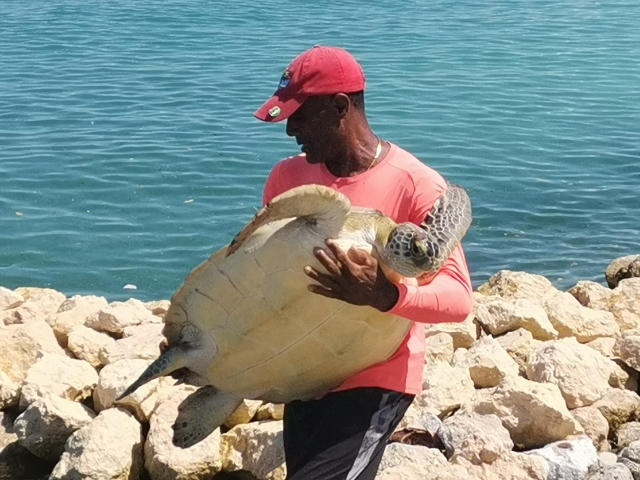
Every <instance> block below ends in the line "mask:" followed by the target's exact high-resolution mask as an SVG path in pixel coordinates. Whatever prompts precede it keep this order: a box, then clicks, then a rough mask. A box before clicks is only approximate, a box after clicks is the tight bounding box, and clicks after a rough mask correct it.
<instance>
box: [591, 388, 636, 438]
mask: <svg viewBox="0 0 640 480" xmlns="http://www.w3.org/2000/svg"><path fill="white" fill-rule="evenodd" d="M593 406H594V407H596V408H597V409H598V410H600V413H602V415H604V418H606V419H607V422H609V430H610V431H612V432H615V431H617V430H618V428H619V427H620V426H621V425H622V424H624V423H627V422H629V421H632V420H635V419H637V418H638V413H639V412H640V397H639V396H638V394H637V393H635V392H632V391H630V390H623V389H619V388H610V389H609V391H608V392H607V393H606V394H605V395H604V397H602V398H601V399H600V400H598V401H597V402H596V403H594V404H593Z"/></svg>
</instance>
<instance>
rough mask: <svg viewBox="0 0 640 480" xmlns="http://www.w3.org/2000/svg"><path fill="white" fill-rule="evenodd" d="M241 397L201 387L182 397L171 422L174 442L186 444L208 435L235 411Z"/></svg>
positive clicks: (191, 444) (179, 445)
mask: <svg viewBox="0 0 640 480" xmlns="http://www.w3.org/2000/svg"><path fill="white" fill-rule="evenodd" d="M241 402H242V399H241V398H238V397H236V396H234V395H231V394H228V393H225V392H221V391H219V390H216V389H215V388H214V387H212V386H210V385H209V386H206V387H202V388H200V389H199V390H197V391H196V392H194V393H192V394H191V395H189V396H188V397H187V398H185V399H184V400H183V401H182V403H181V404H180V406H179V407H178V417H177V418H176V421H175V422H174V424H173V444H174V445H175V446H177V447H181V448H189V447H191V446H193V445H195V444H196V443H198V442H201V441H202V440H204V439H205V438H207V437H208V436H209V435H210V434H211V433H212V432H213V431H214V430H215V429H216V428H218V427H219V426H220V425H222V424H223V423H224V421H225V420H226V419H227V418H229V416H230V415H231V414H232V413H233V412H235V410H236V408H238V406H239V405H240V403H241Z"/></svg>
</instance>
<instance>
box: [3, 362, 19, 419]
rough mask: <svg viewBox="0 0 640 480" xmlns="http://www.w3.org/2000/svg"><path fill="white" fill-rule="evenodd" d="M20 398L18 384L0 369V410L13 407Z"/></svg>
mask: <svg viewBox="0 0 640 480" xmlns="http://www.w3.org/2000/svg"><path fill="white" fill-rule="evenodd" d="M19 400H20V385H18V384H17V383H15V382H14V381H13V380H11V379H10V378H9V376H8V375H7V374H6V373H4V372H3V371H0V410H4V409H5V408H9V407H14V406H16V405H17V404H18V401H19Z"/></svg>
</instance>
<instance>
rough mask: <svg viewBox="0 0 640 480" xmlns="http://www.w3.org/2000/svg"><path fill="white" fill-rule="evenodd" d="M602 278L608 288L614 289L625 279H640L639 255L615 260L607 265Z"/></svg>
mask: <svg viewBox="0 0 640 480" xmlns="http://www.w3.org/2000/svg"><path fill="white" fill-rule="evenodd" d="M604 276H605V278H606V280H607V284H608V285H609V288H616V287H617V286H618V284H619V283H620V281H622V280H624V279H625V278H633V277H640V255H627V256H626V257H620V258H616V259H615V260H614V261H612V262H611V263H610V264H609V266H608V267H607V269H606V271H605V273H604Z"/></svg>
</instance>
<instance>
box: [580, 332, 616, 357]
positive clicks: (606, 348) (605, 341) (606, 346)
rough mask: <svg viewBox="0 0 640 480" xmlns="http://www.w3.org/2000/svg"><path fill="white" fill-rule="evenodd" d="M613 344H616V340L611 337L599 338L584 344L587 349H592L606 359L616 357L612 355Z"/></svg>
mask: <svg viewBox="0 0 640 480" xmlns="http://www.w3.org/2000/svg"><path fill="white" fill-rule="evenodd" d="M615 344H616V339H615V338H612V337H600V338H596V339H595V340H591V341H590V342H587V343H585V345H586V346H587V347H589V348H593V349H594V350H596V351H598V352H600V353H601V354H602V355H604V356H605V357H607V358H613V357H615V356H616V355H615V354H614V353H613V348H614V346H615Z"/></svg>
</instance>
